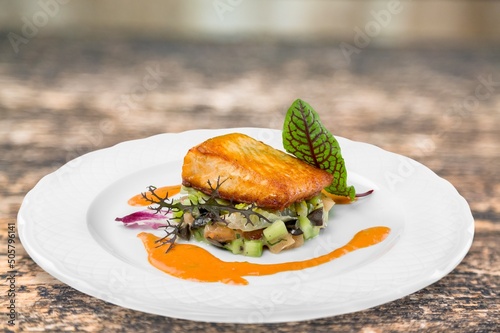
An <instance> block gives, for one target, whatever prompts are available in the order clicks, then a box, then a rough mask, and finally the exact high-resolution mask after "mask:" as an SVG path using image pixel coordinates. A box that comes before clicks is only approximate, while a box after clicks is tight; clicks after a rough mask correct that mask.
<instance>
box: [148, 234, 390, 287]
mask: <svg viewBox="0 0 500 333" xmlns="http://www.w3.org/2000/svg"><path fill="white" fill-rule="evenodd" d="M390 231H391V229H390V228H388V227H382V226H380V227H372V228H368V229H364V230H361V231H360V232H358V233H357V234H356V235H354V237H353V238H352V239H351V240H350V241H349V242H348V243H347V244H346V245H344V246H342V247H340V248H338V249H335V250H333V251H332V252H330V253H327V254H325V255H322V256H319V257H316V258H312V259H309V260H303V261H293V262H285V263H279V264H256V263H249V262H226V261H222V260H220V259H219V258H217V257H216V256H214V255H212V254H211V253H210V252H208V251H206V250H205V249H203V248H201V247H199V246H196V245H192V244H175V246H173V247H172V248H171V249H170V251H169V252H168V253H165V251H166V250H167V247H166V246H170V245H166V246H160V247H158V244H157V243H155V242H156V241H157V240H158V239H159V237H157V236H155V235H153V234H150V233H146V232H142V233H140V234H139V235H138V237H139V238H140V239H141V240H142V242H143V244H144V247H145V248H146V251H147V253H148V260H149V262H150V263H151V265H153V266H154V267H156V268H157V269H159V270H161V271H163V272H165V273H168V274H170V275H173V276H175V277H178V278H181V279H186V280H191V281H198V282H222V283H226V284H239V285H246V284H248V281H247V280H246V279H245V278H243V277H244V276H260V275H270V274H275V273H279V272H285V271H296V270H301V269H305V268H310V267H314V266H318V265H321V264H324V263H327V262H330V261H332V260H334V259H337V258H339V257H342V256H343V255H346V254H348V253H349V252H353V251H356V250H359V249H362V248H365V247H369V246H372V245H375V244H377V243H380V242H382V241H383V240H384V239H385V238H386V237H387V236H388V235H389V233H390Z"/></svg>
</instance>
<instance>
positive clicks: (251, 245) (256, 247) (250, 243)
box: [243, 239, 263, 257]
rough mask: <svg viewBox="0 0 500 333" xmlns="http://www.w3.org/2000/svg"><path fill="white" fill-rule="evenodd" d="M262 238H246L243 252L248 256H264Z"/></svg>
mask: <svg viewBox="0 0 500 333" xmlns="http://www.w3.org/2000/svg"><path fill="white" fill-rule="evenodd" d="M262 246H263V242H262V240H260V239H259V240H245V243H244V245H243V254H244V255H246V256H248V257H260V256H262Z"/></svg>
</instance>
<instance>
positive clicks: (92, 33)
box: [0, 0, 500, 46]
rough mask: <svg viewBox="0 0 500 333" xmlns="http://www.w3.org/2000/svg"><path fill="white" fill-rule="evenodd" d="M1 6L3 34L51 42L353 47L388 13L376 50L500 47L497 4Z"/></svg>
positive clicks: (319, 0) (230, 1)
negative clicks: (35, 34) (27, 29)
mask: <svg viewBox="0 0 500 333" xmlns="http://www.w3.org/2000/svg"><path fill="white" fill-rule="evenodd" d="M0 7H1V8H2V10H1V12H0V28H1V29H3V30H4V31H13V32H18V33H19V32H20V30H21V29H22V26H23V23H25V21H26V20H27V21H31V22H32V23H34V24H35V25H43V31H40V34H41V35H45V36H46V35H57V36H72V37H75V36H85V37H91V38H96V37H103V36H109V35H116V34H117V33H118V34H124V35H127V36H129V37H130V36H134V37H148V38H150V37H152V36H154V37H157V38H169V39H171V38H175V39H185V38H189V39H217V40H220V39H224V40H227V38H230V39H233V40H234V39H236V40H241V39H247V38H253V39H258V40H259V39H280V40H287V41H298V40H306V41H311V40H330V41H331V40H334V41H339V40H351V39H352V35H353V28H354V27H356V26H358V27H360V28H363V27H364V26H365V25H366V24H367V23H368V22H369V21H370V20H373V19H374V13H381V12H383V11H384V10H386V11H389V12H390V13H391V16H392V17H388V18H384V17H383V15H382V14H380V20H381V21H384V22H386V23H387V24H383V29H381V31H380V32H378V33H376V34H377V36H376V37H377V38H376V41H374V43H376V44H384V45H391V46H392V45H411V44H412V43H416V42H437V41H439V42H443V41H444V42H455V43H457V42H458V43H464V42H469V43H470V42H473V43H478V42H479V43H487V42H494V41H496V42H498V41H499V40H500V33H499V32H500V20H499V19H498V18H499V17H500V4H499V2H498V1H494V0H493V1H485V0H426V1H406V0H400V1H399V0H395V1H383V0H364V1H363V0H361V1H349V0H308V1H305V0H272V1H269V0H191V1H176V0H165V1H161V0H151V1H147V2H138V1H132V0H123V1H119V0H104V1H97V0H89V1H77V0H40V1H25V0H22V1H9V0H2V1H0ZM40 10H42V11H44V12H46V13H48V14H49V16H50V19H49V21H50V22H45V21H47V19H46V18H44V16H46V15H43V14H41V13H39V12H40ZM375 19H376V18H375ZM44 23H45V24H44ZM41 30H42V29H41ZM374 31H375V30H374Z"/></svg>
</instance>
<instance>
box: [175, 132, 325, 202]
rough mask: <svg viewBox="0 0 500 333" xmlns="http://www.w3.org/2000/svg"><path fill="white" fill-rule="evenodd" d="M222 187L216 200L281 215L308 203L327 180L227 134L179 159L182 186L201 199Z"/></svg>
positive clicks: (276, 153)
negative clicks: (201, 195)
mask: <svg viewBox="0 0 500 333" xmlns="http://www.w3.org/2000/svg"><path fill="white" fill-rule="evenodd" d="M219 177H220V180H221V181H224V180H225V182H224V183H223V184H222V186H221V187H220V188H219V195H220V197H221V198H224V199H228V200H234V201H236V202H245V203H255V204H256V205H257V206H259V207H263V208H271V209H279V210H281V209H283V208H285V207H287V206H289V205H290V204H292V203H294V202H297V201H301V200H305V199H309V198H311V197H312V196H314V195H315V194H317V193H318V192H320V191H321V190H322V189H323V188H324V187H326V186H328V185H330V183H331V182H332V178H333V176H332V175H331V174H330V173H328V172H326V171H323V170H320V169H317V168H315V167H313V166H311V165H309V164H307V163H305V162H303V161H301V160H299V159H297V158H295V157H293V156H291V155H289V154H286V153H284V152H282V151H280V150H277V149H274V148H272V147H271V146H268V145H266V144H265V143H263V142H261V141H257V140H255V139H253V138H251V137H249V136H248V135H245V134H241V133H231V134H226V135H222V136H218V137H214V138H211V139H208V140H207V141H205V142H203V143H201V144H199V145H197V146H195V147H193V148H191V149H190V150H189V151H188V153H187V154H186V156H185V157H184V165H183V166H182V183H183V185H185V186H191V187H193V188H196V189H198V190H200V191H202V192H205V193H207V194H209V193H211V188H210V186H209V185H208V182H207V181H208V180H210V182H211V184H212V186H215V184H217V179H218V178H219Z"/></svg>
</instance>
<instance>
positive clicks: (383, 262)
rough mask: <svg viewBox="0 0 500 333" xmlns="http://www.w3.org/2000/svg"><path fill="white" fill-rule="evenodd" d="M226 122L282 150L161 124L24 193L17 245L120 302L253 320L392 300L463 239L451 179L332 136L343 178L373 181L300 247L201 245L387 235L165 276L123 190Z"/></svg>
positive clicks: (360, 184) (143, 182) (464, 209)
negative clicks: (226, 272) (225, 272)
mask: <svg viewBox="0 0 500 333" xmlns="http://www.w3.org/2000/svg"><path fill="white" fill-rule="evenodd" d="M228 132H241V133H246V134H248V135H250V136H252V137H254V138H256V139H259V140H262V141H264V142H266V143H268V144H270V145H272V146H274V147H276V148H278V149H282V148H281V147H282V143H281V132H280V131H278V130H271V129H258V128H234V129H221V130H196V131H188V132H183V133H176V134H162V135H157V136H153V137H150V138H146V139H142V140H136V141H129V142H124V143H121V144H118V145H116V146H114V147H111V148H107V149H103V150H99V151H95V152H92V153H89V154H86V155H83V156H81V157H79V158H77V159H75V160H73V161H71V162H69V163H67V164H66V165H64V166H63V167H62V168H60V169H59V170H57V171H56V172H54V173H52V174H49V175H48V176H46V177H44V178H43V179H42V180H41V181H40V182H39V183H38V184H37V185H36V186H35V188H34V189H33V190H31V191H30V192H29V193H28V194H27V195H26V198H25V199H24V201H23V204H22V206H21V209H20V211H19V215H18V228H19V229H18V230H19V236H20V238H21V241H22V243H23V245H24V248H25V249H26V251H27V252H28V253H29V254H30V256H31V257H32V258H33V260H35V261H36V262H37V264H38V265H40V266H41V267H42V268H43V269H45V270H46V271H47V272H48V273H50V274H51V275H53V276H54V277H56V278H57V279H59V280H61V281H62V282H64V283H66V284H68V285H70V286H72V287H74V288H75V289H77V290H80V291H82V292H84V293H86V294H89V295H91V296H94V297H97V298H100V299H103V300H105V301H108V302H111V303H114V304H117V305H120V306H123V307H127V308H131V309H135V310H139V311H143V312H149V313H154V314H158V315H164V316H169V317H176V318H183V319H190V320H198V321H209V322H233V323H255V322H288V321H296V320H306V319H314V318H320V317H327V316H334V315H338V314H343V313H348V312H354V311H359V310H363V309H367V308H370V307H373V306H376V305H380V304H383V303H386V302H389V301H392V300H396V299H398V298H401V297H403V296H406V295H408V294H410V293H413V292H415V291H417V290H419V289H421V288H424V287H426V286H428V285H430V284H432V283H433V282H435V281H437V280H439V279H440V278H442V277H443V276H445V275H446V274H448V273H449V272H450V271H452V270H453V269H454V268H455V267H456V265H458V263H459V262H460V261H461V260H462V259H463V257H464V256H465V254H466V253H467V251H468V250H469V248H470V246H471V243H472V239H473V233H474V221H473V217H472V215H471V212H470V209H469V207H468V205H467V203H466V201H465V200H464V199H463V198H462V197H461V196H460V195H459V194H458V193H457V191H456V190H455V188H454V187H453V186H452V185H451V184H450V183H448V182H447V181H445V180H444V179H442V178H439V177H438V176H437V175H436V174H434V173H433V172H432V171H431V170H429V169H428V168H426V167H425V166H423V165H421V164H419V163H417V162H415V161H413V160H411V159H409V158H406V157H403V156H400V155H396V154H393V153H389V152H387V151H384V150H382V149H380V148H377V147H375V146H372V145H369V144H365V143H359V142H354V141H350V140H347V139H344V138H338V140H339V143H340V145H341V147H342V153H343V156H344V158H345V160H346V165H347V169H348V172H349V178H348V181H349V183H350V184H352V185H355V186H356V189H357V191H358V192H363V191H366V190H368V189H374V190H375V192H374V193H373V194H372V195H370V196H369V197H366V198H363V199H360V200H359V201H358V202H356V203H354V204H351V205H336V206H335V207H334V209H333V210H334V211H333V213H332V214H331V215H330V220H329V225H328V228H327V229H325V232H324V233H323V234H321V235H320V236H319V237H317V238H315V239H314V240H312V241H308V242H307V243H306V245H305V246H303V247H301V248H299V249H295V250H293V251H289V252H285V253H282V254H279V255H273V254H271V253H267V252H266V253H265V255H264V256H263V257H261V258H248V257H242V256H234V255H232V254H230V253H228V252H225V251H222V250H219V249H216V248H209V251H211V252H212V253H214V254H215V255H217V256H218V257H219V258H221V259H223V260H226V261H231V260H233V261H234V260H248V261H253V262H261V263H272V262H284V261H291V260H302V259H307V258H312V257H314V256H318V255H320V254H322V253H326V252H329V251H330V250H332V249H334V248H337V247H340V246H342V245H344V244H345V243H347V242H348V241H349V240H350V239H351V238H352V236H353V235H354V234H355V233H356V232H357V231H359V230H361V229H364V228H367V227H370V226H378V225H381V226H388V227H390V228H391V229H392V231H391V234H390V235H389V237H388V238H387V239H386V240H385V241H383V242H382V243H379V244H377V245H375V246H372V247H369V248H365V249H362V250H358V251H356V252H353V253H350V254H348V255H346V256H343V257H341V258H339V259H337V260H334V261H332V262H330V263H327V264H324V265H321V266H318V267H315V268H310V269H305V270H302V271H295V272H283V273H278V274H275V275H270V276H261V277H248V281H249V284H248V285H246V286H233V285H226V284H222V283H199V282H190V281H185V280H181V279H177V278H174V277H171V276H169V275H167V274H164V273H162V272H160V271H158V270H156V269H155V268H153V267H152V266H150V265H149V263H148V262H147V259H146V253H145V250H144V248H143V246H142V243H141V241H140V240H139V239H138V238H137V237H136V235H137V234H138V233H139V232H140V231H141V230H140V229H132V228H125V227H123V226H122V225H121V224H120V223H117V222H115V221H114V218H115V217H117V216H123V215H125V214H127V213H131V212H133V211H136V210H137V208H136V207H130V206H128V205H127V200H128V199H129V198H130V197H131V196H133V195H135V194H137V193H140V192H142V191H145V190H146V187H147V186H149V185H155V186H157V187H160V186H165V185H174V184H179V183H180V180H181V179H180V168H181V165H182V160H183V157H184V155H185V154H186V152H187V150H188V149H189V148H190V147H192V146H194V145H196V144H198V143H200V142H202V141H204V140H206V139H208V138H210V137H213V136H216V135H220V134H224V133H228ZM157 232H158V233H159V234H161V233H162V231H157Z"/></svg>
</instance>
